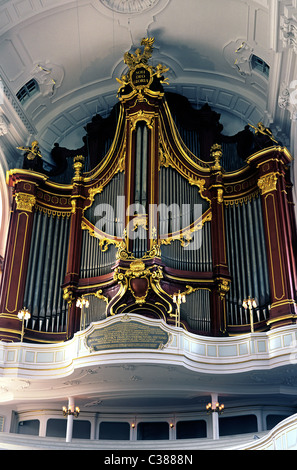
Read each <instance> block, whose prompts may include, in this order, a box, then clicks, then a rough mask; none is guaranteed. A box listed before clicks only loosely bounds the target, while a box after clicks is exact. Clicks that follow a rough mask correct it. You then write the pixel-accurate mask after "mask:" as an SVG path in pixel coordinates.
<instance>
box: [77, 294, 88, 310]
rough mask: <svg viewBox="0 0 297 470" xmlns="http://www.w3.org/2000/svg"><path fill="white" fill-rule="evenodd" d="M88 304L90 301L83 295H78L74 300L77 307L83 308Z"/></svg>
mask: <svg viewBox="0 0 297 470" xmlns="http://www.w3.org/2000/svg"><path fill="white" fill-rule="evenodd" d="M89 305H90V302H89V301H88V299H86V298H85V297H84V296H82V297H78V299H77V301H76V306H77V307H79V308H83V307H86V308H89Z"/></svg>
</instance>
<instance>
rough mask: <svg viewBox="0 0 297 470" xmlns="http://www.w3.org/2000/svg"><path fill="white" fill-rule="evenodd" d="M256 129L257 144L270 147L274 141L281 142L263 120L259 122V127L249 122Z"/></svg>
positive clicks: (261, 146)
mask: <svg viewBox="0 0 297 470" xmlns="http://www.w3.org/2000/svg"><path fill="white" fill-rule="evenodd" d="M249 126H250V127H252V128H253V129H254V130H255V140H256V144H257V146H258V147H259V148H260V149H261V148H266V147H270V146H271V145H273V143H272V142H274V143H275V144H278V143H279V142H278V141H277V140H276V139H275V138H274V136H273V135H272V132H271V130H270V129H269V128H268V127H265V126H264V124H263V122H258V124H257V127H255V126H253V125H252V124H249Z"/></svg>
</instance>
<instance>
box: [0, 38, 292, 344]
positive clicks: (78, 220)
mask: <svg viewBox="0 0 297 470" xmlns="http://www.w3.org/2000/svg"><path fill="white" fill-rule="evenodd" d="M153 42H154V40H153V39H152V38H147V39H144V40H143V41H142V44H141V45H142V46H143V52H142V50H141V49H138V50H137V53H136V52H135V54H132V53H126V54H125V56H124V60H125V63H126V65H127V72H126V74H125V75H123V76H122V77H121V78H120V79H118V81H119V82H120V87H119V90H118V98H119V102H118V104H117V105H116V106H115V108H114V110H113V112H112V114H111V117H109V118H107V119H106V120H104V119H102V118H100V117H98V118H93V119H92V122H91V123H90V124H89V125H87V126H86V132H87V134H86V137H85V139H84V145H83V146H82V147H81V148H80V149H78V150H77V151H69V150H67V149H63V148H60V147H59V146H58V145H56V146H55V148H54V149H53V156H54V161H55V162H56V163H55V164H56V166H55V168H53V169H52V170H45V169H44V168H43V167H42V165H40V158H41V157H40V152H39V151H38V153H36V145H37V143H36V142H34V145H33V144H32V147H31V148H28V149H27V150H26V153H25V155H24V159H25V160H26V159H27V164H26V165H24V168H23V169H18V168H17V169H11V170H9V171H8V172H7V184H8V185H9V186H10V187H11V188H12V192H13V205H12V209H11V221H10V228H9V233H8V241H7V250H6V256H5V262H4V269H3V276H2V284H1V296H0V305H1V307H0V309H1V310H0V312H1V313H0V339H1V340H4V341H19V340H20V337H21V327H22V325H21V322H20V320H19V319H18V316H17V314H18V311H19V310H20V309H21V308H22V307H26V308H27V309H28V310H29V311H30V313H31V318H30V319H28V320H26V323H25V336H24V338H25V340H26V341H31V342H58V341H65V340H67V339H69V338H71V337H72V336H73V334H74V333H75V332H76V331H78V330H79V329H81V328H86V327H87V326H88V325H89V324H90V323H91V322H98V321H99V322H100V321H101V320H102V319H104V318H106V316H109V315H117V314H119V313H129V312H130V313H132V312H133V313H137V314H139V315H145V316H148V317H150V318H156V319H162V320H164V321H165V322H167V323H169V324H172V325H177V327H180V328H185V329H187V330H189V331H191V332H193V333H194V334H200V335H201V334H202V335H208V336H222V335H235V334H241V333H245V332H248V331H250V328H251V325H250V316H249V312H247V311H246V310H245V309H244V306H243V305H244V300H245V299H247V298H248V297H252V298H254V299H256V304H257V307H255V308H254V311H253V322H254V329H255V331H264V330H268V329H270V328H277V327H279V326H283V325H287V324H291V323H295V321H296V257H295V247H296V232H295V218H294V211H293V203H292V195H291V186H292V185H291V182H290V163H291V161H292V157H291V155H290V153H289V152H288V150H287V149H286V148H285V147H283V146H282V145H281V143H276V141H275V139H274V138H273V137H272V135H271V132H270V130H269V129H266V128H265V127H264V126H263V124H262V123H259V124H258V126H257V127H254V126H246V127H245V129H244V130H243V131H242V132H240V133H238V134H236V135H235V136H225V135H224V134H223V127H222V125H221V124H220V116H219V114H217V113H216V112H215V111H213V110H212V109H211V108H210V107H209V106H208V105H204V106H202V107H201V108H200V109H194V108H193V107H192V106H191V105H190V104H189V103H188V101H187V100H186V99H185V98H183V97H180V96H178V95H175V94H174V93H169V92H166V84H167V79H166V78H165V77H164V75H166V71H167V70H168V69H167V68H166V67H164V66H163V65H161V64H158V65H157V66H151V65H150V64H149V61H150V57H151V55H152V50H153ZM111 134H112V138H111ZM28 162H29V165H28ZM59 162H62V163H63V164H62V165H61V168H62V170H61V168H59ZM65 162H66V163H67V164H66V163H65ZM35 163H38V165H35ZM69 175H70V176H69ZM178 293H182V294H184V295H185V298H186V302H185V303H182V304H181V306H180V319H179V320H178V323H176V321H177V313H176V305H175V303H174V301H173V297H174V295H175V294H178ZM83 299H84V300H85V302H82V300H83Z"/></svg>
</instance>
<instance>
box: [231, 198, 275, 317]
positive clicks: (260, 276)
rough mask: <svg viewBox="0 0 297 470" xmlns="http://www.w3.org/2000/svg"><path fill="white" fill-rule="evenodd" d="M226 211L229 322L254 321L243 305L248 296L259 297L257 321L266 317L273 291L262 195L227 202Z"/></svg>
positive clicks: (257, 298)
mask: <svg viewBox="0 0 297 470" xmlns="http://www.w3.org/2000/svg"><path fill="white" fill-rule="evenodd" d="M225 214H226V222H227V223H226V237H227V251H228V253H227V255H228V264H229V269H230V273H231V276H232V281H231V285H230V290H229V292H228V293H227V295H226V307H227V315H228V320H227V321H228V324H229V325H244V324H249V323H250V320H249V318H248V317H247V313H246V311H245V309H244V308H243V307H242V301H243V300H244V299H245V298H247V297H248V296H251V297H253V298H256V300H257V304H258V306H259V307H258V309H256V311H257V320H258V321H261V320H265V319H266V318H267V316H268V309H269V303H270V290H269V279H268V267H267V259H266V249H265V238H264V227H263V219H262V208H261V201H260V198H259V197H255V198H253V199H251V200H250V201H247V202H242V203H238V204H232V205H227V206H226V207H225ZM255 320H256V319H255Z"/></svg>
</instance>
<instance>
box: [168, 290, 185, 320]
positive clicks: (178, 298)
mask: <svg viewBox="0 0 297 470" xmlns="http://www.w3.org/2000/svg"><path fill="white" fill-rule="evenodd" d="M173 302H174V303H175V304H176V309H177V313H176V314H171V315H170V316H172V317H175V326H180V306H181V304H182V303H183V304H184V303H185V302H186V296H185V294H183V293H181V292H180V291H178V294H174V295H173Z"/></svg>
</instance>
